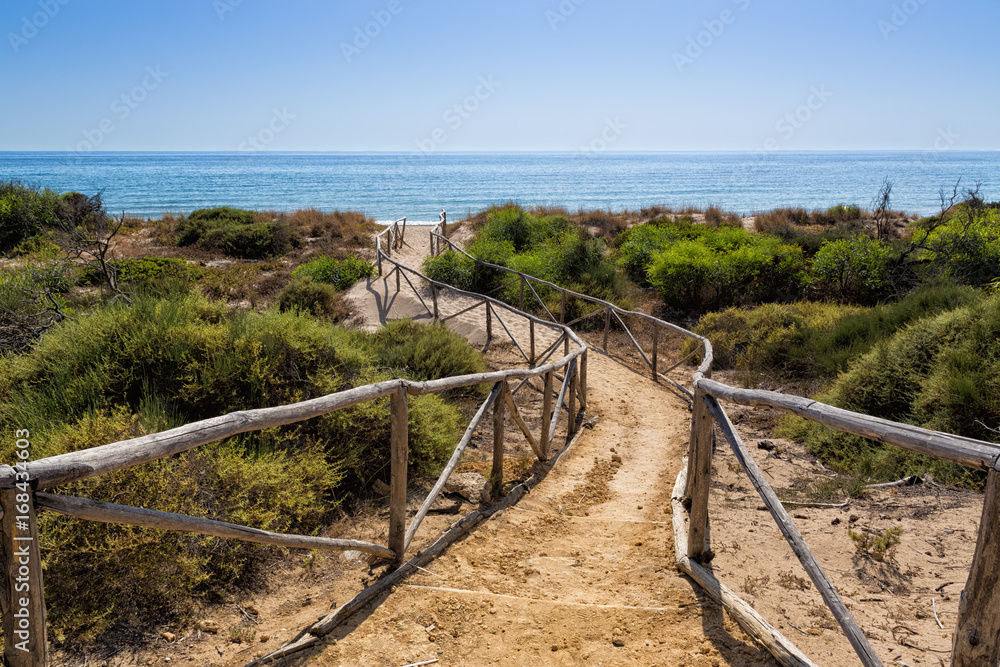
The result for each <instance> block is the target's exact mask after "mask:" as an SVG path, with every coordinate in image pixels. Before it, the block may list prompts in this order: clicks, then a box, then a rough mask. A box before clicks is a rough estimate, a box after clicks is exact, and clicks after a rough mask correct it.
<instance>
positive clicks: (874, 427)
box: [431, 230, 1000, 667]
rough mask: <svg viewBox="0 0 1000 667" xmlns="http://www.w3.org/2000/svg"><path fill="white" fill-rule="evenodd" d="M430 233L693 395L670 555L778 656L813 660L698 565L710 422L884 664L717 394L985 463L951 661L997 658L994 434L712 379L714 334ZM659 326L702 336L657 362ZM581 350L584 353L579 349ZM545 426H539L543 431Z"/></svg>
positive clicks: (861, 646) (825, 593) (998, 498)
mask: <svg viewBox="0 0 1000 667" xmlns="http://www.w3.org/2000/svg"><path fill="white" fill-rule="evenodd" d="M431 239H432V245H434V246H435V248H436V251H437V252H438V253H440V251H441V247H442V246H447V247H448V248H450V249H451V250H452V251H454V252H458V253H461V254H463V255H465V256H466V257H470V258H471V259H472V260H473V261H475V262H477V263H479V264H482V265H483V266H486V267H489V268H492V269H494V270H499V271H503V272H506V273H507V274H509V275H511V276H512V280H511V281H509V282H508V283H505V285H506V284H510V283H511V282H513V283H520V287H519V289H518V297H517V298H518V302H519V306H520V308H521V310H523V309H524V307H525V294H526V291H525V287H526V286H527V287H529V288H530V289H528V290H527V293H528V294H529V295H530V296H532V297H534V300H535V302H537V303H538V304H539V305H540V306H541V307H542V308H541V310H542V311H543V312H544V313H545V315H547V316H548V317H549V319H550V320H552V321H558V322H565V319H566V318H565V315H566V299H567V297H573V298H576V299H580V300H582V301H585V302H587V303H590V304H593V305H594V306H596V309H595V310H593V311H592V312H590V313H587V314H585V315H583V316H581V317H578V318H577V319H575V320H573V321H571V322H569V323H568V325H567V326H570V327H572V326H574V325H576V324H578V323H580V322H583V321H586V320H588V319H590V318H594V317H600V316H601V315H603V316H604V329H603V332H602V334H603V335H602V339H601V340H602V345H601V348H602V350H603V352H604V353H605V354H607V355H609V356H612V353H611V350H610V349H609V337H610V332H611V328H612V323H613V322H614V323H617V325H618V326H619V327H620V328H621V330H622V331H624V332H625V334H626V337H627V339H628V341H629V343H631V345H632V347H633V348H634V349H635V350H636V351H637V352H638V356H639V357H640V358H641V360H642V362H643V363H644V364H645V365H647V366H648V368H649V370H650V373H651V376H652V378H653V379H654V380H655V381H660V380H666V381H668V382H670V383H671V384H673V385H674V386H676V387H678V388H680V389H681V390H683V392H684V393H685V395H687V396H688V397H689V398H691V399H692V419H691V438H690V443H689V450H688V456H687V467H686V469H685V470H683V471H682V473H681V475H680V476H679V477H678V480H677V482H678V483H677V487H676V488H675V493H674V499H673V502H672V505H673V511H674V540H675V545H676V548H677V564H678V566H679V567H680V568H681V570H683V571H684V572H686V573H687V574H688V575H690V576H691V577H692V578H693V579H694V580H695V581H697V582H698V583H699V585H701V586H702V587H703V588H705V589H706V591H707V592H708V593H709V595H711V596H712V597H713V598H714V599H716V600H717V601H718V602H719V603H720V604H723V606H725V608H726V609H727V610H728V611H729V612H730V613H731V614H732V615H733V617H734V618H735V619H736V620H737V622H738V623H739V624H740V625H741V626H742V627H743V628H744V629H745V630H746V631H747V632H748V633H749V634H750V635H751V636H753V637H755V638H756V639H757V640H758V641H759V642H760V643H761V644H762V645H763V646H765V647H766V648H767V649H768V650H769V651H770V652H771V653H772V654H773V655H774V656H775V657H776V658H777V659H778V661H779V662H780V663H781V664H783V665H811V664H813V663H811V662H809V661H808V659H807V658H805V656H804V655H802V653H801V652H800V651H798V650H797V649H796V648H795V647H794V646H793V645H792V644H791V643H790V642H789V641H788V640H787V639H786V638H784V637H782V636H781V635H780V633H778V632H777V631H776V630H775V629H774V628H773V627H772V626H770V625H769V624H768V623H767V622H766V621H765V620H764V619H762V618H761V617H760V616H759V615H758V614H757V613H756V612H754V611H753V609H751V608H750V607H749V605H747V604H746V603H745V602H744V601H743V600H740V599H739V598H738V597H737V596H736V595H735V594H734V593H733V592H732V591H730V590H729V589H728V588H726V587H725V586H723V585H722V584H721V583H719V582H718V581H717V580H716V579H715V577H714V576H713V575H712V574H711V573H710V572H709V571H708V570H707V569H705V568H704V567H702V566H701V562H702V561H704V560H708V559H710V557H711V555H712V552H711V544H710V538H709V530H708V518H709V511H708V503H709V495H710V494H709V490H710V485H711V473H712V452H713V448H714V439H715V436H714V431H715V429H714V426H715V424H718V425H719V427H720V429H721V432H722V433H723V435H724V436H725V438H726V440H727V441H728V442H729V444H730V445H731V447H732V448H733V450H734V452H736V455H737V458H738V459H739V460H740V463H741V465H742V466H743V469H744V471H745V472H746V473H747V475H748V476H749V477H750V479H751V481H752V482H753V484H754V486H755V488H757V490H758V492H759V493H760V495H761V497H762V499H763V500H764V503H765V506H767V507H768V509H769V510H770V511H771V513H772V516H773V517H774V519H775V521H776V523H777V524H778V526H779V528H780V529H781V531H782V534H783V535H785V537H786V539H787V540H788V542H789V545H790V546H791V547H792V549H793V551H794V552H795V553H796V555H797V556H798V557H799V558H800V561H801V562H802V565H803V567H804V569H805V570H806V572H807V573H808V574H809V576H810V578H812V580H813V583H814V584H815V585H816V587H817V588H818V589H819V591H820V594H821V595H822V597H823V599H824V601H825V602H826V603H827V606H828V607H830V609H831V612H832V613H833V615H834V617H835V618H836V619H837V621H838V622H839V623H840V625H841V628H842V629H843V630H844V633H845V635H846V636H847V638H848V640H849V641H850V643H851V645H852V647H853V648H854V649H855V652H856V653H857V655H858V658H859V660H860V661H861V663H862V664H863V665H881V664H882V662H881V661H880V659H879V657H878V655H877V654H876V653H875V651H874V650H873V649H872V647H871V645H870V644H869V642H868V640H867V638H866V637H865V635H864V632H863V631H862V630H861V628H860V627H859V626H858V624H857V622H856V621H855V619H854V618H853V617H852V616H851V614H850V612H849V611H848V610H847V608H846V607H845V606H844V605H843V602H842V601H841V600H840V597H839V595H837V592H836V591H835V590H834V589H833V586H832V585H831V584H830V582H829V580H828V579H827V578H826V575H825V574H823V572H822V569H821V568H820V567H819V565H818V563H817V561H816V559H815V557H814V556H813V555H812V553H811V552H810V551H809V548H808V546H807V545H806V544H805V542H804V541H803V540H802V537H801V534H799V532H798V530H797V529H796V528H795V525H794V523H793V522H792V521H791V519H790V518H789V517H788V514H787V512H785V511H784V509H783V507H782V506H781V504H780V502H778V500H777V498H776V497H775V496H774V493H773V490H771V489H770V486H769V485H768V484H767V482H766V481H765V480H764V479H763V477H761V476H760V475H759V470H758V469H757V466H756V463H754V461H753V459H752V457H751V456H750V454H749V452H748V451H747V449H746V447H745V446H743V444H742V441H741V440H740V439H739V436H738V435H737V433H736V431H735V429H734V428H733V426H732V423H731V422H730V421H729V418H728V416H726V414H725V411H724V410H723V408H722V406H721V405H720V404H719V403H718V401H717V400H716V399H723V400H728V401H732V402H734V403H738V404H742V405H749V406H758V407H767V408H771V409H776V410H781V411H784V412H788V413H792V414H796V415H799V416H801V417H804V418H806V419H809V420H812V421H816V422H818V423H821V424H824V425H826V426H829V427H832V428H835V429H839V430H841V431H844V432H847V433H853V434H855V435H860V436H863V437H866V438H870V439H872V440H876V441H879V442H883V443H886V444H890V445H894V446H898V447H902V448H904V449H907V450H910V451H914V452H918V453H921V454H924V455H927V456H931V457H934V458H938V459H942V460H946V461H951V462H954V463H958V464H961V465H964V466H968V467H971V468H975V469H979V470H985V471H987V476H988V481H987V493H986V496H985V499H984V506H983V516H982V520H981V521H980V529H979V538H978V542H977V547H976V553H975V556H974V558H973V563H972V567H971V571H970V574H969V580H968V582H967V583H966V587H965V591H964V592H963V593H962V598H961V603H960V605H959V619H958V628H957V630H956V632H955V635H954V650H953V655H952V664H953V665H961V666H962V667H966V666H971V665H998V664H1000V581H998V579H1000V537H998V535H1000V532H998V531H996V530H994V528H995V526H996V525H997V523H998V522H1000V444H997V443H991V442H984V441H980V440H974V439H972V438H965V437H962V436H957V435H952V434H949V433H941V432H938V431H931V430H928V429H923V428H919V427H916V426H912V425H909V424H902V423H897V422H891V421H888V420H885V419H880V418H877V417H872V416H869V415H863V414H859V413H854V412H850V411H847V410H843V409H840V408H836V407H834V406H830V405H825V404H823V403H819V402H817V401H814V400H811V399H806V398H801V397H798V396H789V395H785V394H778V393H774V392H766V391H756V390H748V389H740V388H736V387H730V386H727V385H725V384H722V383H720V382H715V381H713V380H712V379H711V368H712V361H713V352H712V344H711V342H710V341H709V340H708V339H706V338H704V337H702V336H698V335H697V334H694V333H692V332H690V331H687V330H685V329H682V328H681V327H678V326H676V325H673V324H670V323H668V322H663V321H661V320H659V319H657V318H655V317H652V316H650V315H646V314H644V313H636V312H632V311H626V310H623V309H621V308H618V307H617V306H615V305H614V304H612V303H610V302H607V301H603V300H601V299H597V298H594V297H590V296H587V295H584V294H580V293H577V292H573V291H571V290H567V289H565V288H562V287H560V286H558V285H555V284H554V283H551V282H548V281H545V280H541V279H539V278H535V277H533V276H530V275H527V274H524V273H521V272H518V271H514V270H511V269H508V268H506V267H502V266H499V265H496V264H490V263H487V262H480V261H479V260H477V259H476V258H474V257H472V256H471V255H469V254H468V253H467V252H465V251H464V250H463V249H462V248H459V247H457V246H456V245H454V244H453V243H451V241H449V240H448V239H447V238H446V237H445V236H443V235H441V234H440V233H437V232H435V231H433V230H432V231H431ZM536 285H542V286H544V287H546V288H547V289H551V290H557V291H558V292H559V293H560V303H561V310H560V313H559V317H558V318H556V317H555V316H554V315H553V313H551V312H550V311H549V309H548V308H547V307H545V304H544V303H543V302H542V299H541V298H540V296H539V294H538V291H537V290H536V289H534V286H536ZM629 318H634V319H638V320H640V321H643V322H644V323H646V324H650V325H652V336H651V341H650V343H651V350H650V353H649V354H647V353H646V352H645V350H644V349H643V347H642V345H641V344H640V342H639V340H638V339H637V336H636V334H635V333H633V332H632V331H631V330H630V328H629V326H628V323H627V320H628V319H629ZM664 331H666V332H668V333H673V334H679V335H682V336H686V337H688V338H691V339H694V340H696V341H698V342H699V343H700V345H698V347H696V348H695V349H694V350H693V351H692V352H691V353H690V354H688V355H687V357H685V358H684V359H681V360H680V361H678V362H677V363H675V364H673V365H672V366H670V367H668V368H667V369H666V371H663V372H661V371H660V368H659V357H660V349H659V347H660V336H661V333H662V332H664ZM699 353H700V354H701V357H702V359H701V363H700V365H699V367H698V369H697V370H696V371H695V373H694V374H693V377H692V385H693V391H691V390H689V389H687V388H686V387H683V386H682V385H679V384H678V383H676V382H674V381H673V380H672V379H671V378H669V377H667V376H666V373H669V372H671V371H673V370H675V369H676V367H677V366H679V365H680V364H682V363H683V362H684V361H686V360H687V359H688V358H690V357H692V356H694V355H695V354H699ZM583 359H584V361H585V359H586V357H585V356H584V357H583ZM584 376H585V371H584ZM544 432H545V429H544V428H543V435H544ZM539 449H540V450H541V453H544V451H545V443H544V442H543V443H542V445H541V447H540V448H539ZM686 506H689V507H690V509H685V507H686Z"/></svg>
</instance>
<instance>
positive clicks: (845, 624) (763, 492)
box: [689, 396, 982, 667]
mask: <svg viewBox="0 0 1000 667" xmlns="http://www.w3.org/2000/svg"><path fill="white" fill-rule="evenodd" d="M703 400H704V402H705V405H706V406H707V407H708V410H709V412H710V413H711V414H712V417H713V418H714V419H715V421H716V422H717V423H718V424H719V427H720V428H721V429H722V433H723V435H724V436H725V437H726V440H728V441H729V446H730V448H731V449H732V450H733V454H735V455H736V458H737V460H738V461H739V462H740V465H741V466H743V470H744V472H746V474H747V476H748V477H749V478H750V482H751V483H752V484H753V486H754V488H755V489H756V490H757V493H758V494H759V495H760V497H761V499H762V500H763V501H764V506H765V507H767V511H768V512H770V513H771V516H772V517H773V518H774V521H775V522H776V523H777V524H778V529H779V530H781V534H782V535H784V536H785V540H786V541H787V542H788V545H789V546H790V547H792V551H794V552H795V555H796V556H797V557H798V559H799V562H800V563H802V567H803V568H804V569H805V571H806V573H807V574H808V575H809V578H810V579H812V582H813V584H814V585H815V586H816V588H817V589H818V590H819V593H820V595H821V596H822V597H823V601H824V602H826V606H827V607H829V609H830V611H831V612H832V613H833V617H834V618H835V619H837V623H839V624H840V627H841V629H842V630H843V631H844V634H845V635H847V640H848V641H849V642H850V643H851V646H853V647H854V652H855V653H857V654H858V658H860V660H861V663H862V664H863V665H865V667H881V666H882V661H881V660H880V659H879V657H878V654H877V653H876V652H875V649H874V648H872V645H871V644H870V643H868V638H867V637H865V633H864V632H863V631H862V630H861V628H860V627H859V626H858V623H857V621H855V620H854V616H852V615H851V612H850V611H848V609H847V606H846V605H845V604H844V601H843V600H841V599H840V595H838V594H837V591H836V589H834V587H833V584H832V583H831V582H830V579H829V577H827V576H826V572H824V571H823V568H822V567H821V566H820V564H819V561H817V560H816V557H815V556H814V555H813V553H812V551H810V550H809V546H808V545H807V544H806V542H805V540H804V539H802V534H801V533H800V532H799V529H798V528H797V527H796V525H795V522H794V521H792V517H790V516H788V512H786V511H785V508H784V507H783V506H782V505H781V501H780V500H778V496H777V494H776V493H775V492H774V489H772V488H771V485H770V484H768V483H767V480H766V479H764V474H763V473H762V472H761V471H760V468H758V467H757V463H756V462H755V461H754V460H753V457H751V456H750V452H749V451H747V448H746V445H745V444H744V443H743V439H742V438H740V436H739V434H738V433H737V432H736V428H735V427H734V426H733V424H732V422H730V421H729V416H728V415H726V413H725V411H724V410H723V409H722V407H721V406H720V405H719V402H718V401H717V400H716V399H715V398H714V397H712V396H705V397H704V399H703ZM689 551H690V549H689ZM980 664H982V663H980Z"/></svg>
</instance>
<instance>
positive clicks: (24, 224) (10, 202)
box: [0, 181, 63, 254]
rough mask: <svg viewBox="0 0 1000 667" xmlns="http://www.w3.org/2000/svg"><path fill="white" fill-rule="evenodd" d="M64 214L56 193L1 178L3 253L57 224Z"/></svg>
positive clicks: (1, 235)
mask: <svg viewBox="0 0 1000 667" xmlns="http://www.w3.org/2000/svg"><path fill="white" fill-rule="evenodd" d="M62 214H63V213H62V207H61V200H60V198H59V195H58V194H56V193H55V192H53V191H51V190H49V189H45V190H40V189H38V188H37V187H34V186H31V185H26V184H24V183H20V182H18V181H0V253H4V254H7V253H9V252H10V251H11V250H13V249H14V248H16V247H17V246H18V245H20V244H22V243H24V242H26V241H28V240H29V239H30V238H31V237H33V236H36V235H37V234H40V233H41V232H42V230H43V229H45V228H51V227H57V226H58V225H59V220H60V218H61V216H62Z"/></svg>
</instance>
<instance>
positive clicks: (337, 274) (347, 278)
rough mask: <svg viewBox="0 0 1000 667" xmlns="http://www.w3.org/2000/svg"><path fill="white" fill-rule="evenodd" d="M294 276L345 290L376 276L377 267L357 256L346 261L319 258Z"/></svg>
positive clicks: (302, 266)
mask: <svg viewBox="0 0 1000 667" xmlns="http://www.w3.org/2000/svg"><path fill="white" fill-rule="evenodd" d="M292 275H293V276H308V277H309V278H312V279H313V280H315V281H316V282H320V283H326V284H328V285H333V286H334V287H335V288H337V289H340V290H344V289H347V288H349V287H351V286H352V285H353V284H354V283H356V282H358V281H359V280H361V279H362V278H370V277H372V276H374V275H375V267H374V266H372V264H371V263H369V262H366V261H364V260H363V259H360V258H359V257H357V256H356V255H350V256H348V257H346V258H344V259H333V258H332V257H319V258H317V259H314V260H313V261H311V262H307V263H305V264H302V265H301V266H299V267H297V268H296V269H295V270H294V271H293V272H292Z"/></svg>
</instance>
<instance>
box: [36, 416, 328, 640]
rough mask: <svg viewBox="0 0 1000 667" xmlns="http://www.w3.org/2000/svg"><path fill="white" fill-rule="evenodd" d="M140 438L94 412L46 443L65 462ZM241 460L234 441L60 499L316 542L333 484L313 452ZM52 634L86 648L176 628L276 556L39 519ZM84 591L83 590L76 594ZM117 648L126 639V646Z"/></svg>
mask: <svg viewBox="0 0 1000 667" xmlns="http://www.w3.org/2000/svg"><path fill="white" fill-rule="evenodd" d="M143 432H144V429H142V428H141V427H140V425H139V423H138V420H137V419H136V418H135V417H133V416H130V415H129V414H128V411H127V410H124V409H117V410H114V411H111V412H103V411H101V412H98V413H95V414H91V415H87V416H84V417H82V418H81V419H80V420H78V421H77V422H74V423H70V424H66V425H64V426H62V427H60V428H58V429H55V430H54V431H50V432H49V434H48V435H47V436H46V440H47V441H48V446H49V447H51V449H52V450H53V451H73V450H77V449H83V448H86V447H91V446H94V445H96V444H102V443H105V442H115V441H119V440H122V439H126V438H130V437H135V436H137V435H141V434H142V433H143ZM265 437H267V438H269V439H270V440H271V441H273V447H274V450H273V451H270V452H267V453H261V454H255V453H250V452H247V451H244V450H243V448H242V446H241V444H240V438H236V439H234V440H233V441H230V442H228V443H225V444H216V445H206V446H204V447H201V448H199V449H197V450H194V451H192V452H188V453H186V454H181V455H178V456H175V457H171V458H168V459H162V460H159V461H156V462H153V463H149V464H146V465H142V466H138V467H135V468H130V469H128V470H122V471H118V472H114V473H110V474H108V475H104V476H101V477H100V478H98V479H91V480H85V481H82V482H77V483H74V484H69V485H65V486H63V487H60V489H59V492H60V493H64V494H68V495H73V496H82V497H86V498H92V499H95V500H102V501H107V502H115V503H120V504H125V505H133V506H140V507H146V508H149V509H156V510H161V511H167V512H178V513H182V514H187V515H191V516H197V517H204V518H209V519H214V520H219V521H226V522H231V523H236V524H240V525H246V526H252V527H255V528H261V529H264V530H272V531H278V532H294V533H300V534H307V535H308V534H315V533H316V532H317V530H318V529H319V528H320V527H322V525H323V523H324V520H325V519H327V518H328V515H329V512H330V510H331V509H332V508H333V507H334V506H335V502H334V501H332V500H331V498H330V496H329V490H330V489H333V488H336V486H337V484H338V483H339V481H340V479H341V476H342V473H341V472H340V471H339V470H338V468H337V465H336V464H335V463H333V462H331V461H330V460H329V459H328V458H327V457H326V456H324V454H323V452H322V449H321V448H320V447H319V445H317V444H316V443H315V442H312V443H310V442H302V443H296V444H295V445H294V446H290V445H291V443H290V442H288V441H284V442H282V440H281V438H280V437H279V436H278V434H277V432H269V433H267V434H266V436H265ZM39 534H40V536H41V551H42V563H43V567H44V568H45V575H46V576H45V596H46V603H47V607H48V622H49V628H50V630H49V631H50V633H52V635H53V636H54V637H55V638H57V639H58V640H67V639H69V640H75V641H93V640H97V639H100V638H102V637H105V638H108V637H114V636H115V635H116V634H122V635H127V633H129V632H134V631H135V628H138V627H155V626H156V625H159V624H161V623H174V624H176V623H181V624H184V623H185V622H186V621H188V620H189V619H191V617H192V616H193V615H194V614H195V613H196V611H197V608H196V607H195V604H196V601H197V600H199V599H208V600H218V599H222V598H224V597H225V596H227V595H229V594H234V593H239V592H242V591H244V590H246V588H248V587H249V586H251V585H254V584H256V583H257V582H258V581H259V580H260V579H261V578H262V575H263V574H264V572H265V570H266V568H267V565H268V564H269V563H270V562H272V561H273V560H275V559H276V558H277V556H278V555H279V552H278V551H277V550H275V549H273V548H271V547H266V546H263V545H257V544H251V543H249V542H242V541H239V540H223V539H218V538H212V537H204V536H199V535H194V534H189V533H174V532H163V531H158V530H150V529H143V528H134V527H131V526H121V525H108V524H101V523H93V522H90V521H83V520H79V519H73V518H67V517H63V516H59V515H57V514H54V513H44V514H41V515H40V516H39ZM81 582H89V583H88V584H87V585H86V586H84V587H81ZM122 638H127V636H123V637H122Z"/></svg>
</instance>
